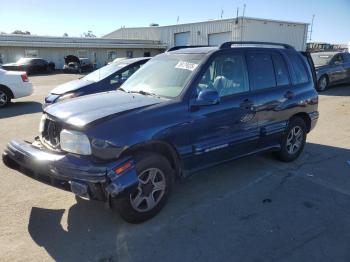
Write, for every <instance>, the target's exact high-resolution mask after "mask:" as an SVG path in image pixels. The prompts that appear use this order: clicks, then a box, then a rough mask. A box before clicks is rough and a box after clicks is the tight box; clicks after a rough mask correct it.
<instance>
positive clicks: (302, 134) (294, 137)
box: [278, 117, 307, 162]
mask: <svg viewBox="0 0 350 262" xmlns="http://www.w3.org/2000/svg"><path fill="white" fill-rule="evenodd" d="M306 134H307V129H306V124H305V121H304V120H303V119H302V118H300V117H295V118H292V119H291V120H290V121H289V125H288V129H287V131H286V133H285V135H284V136H283V138H282V143H281V150H280V151H279V152H278V157H279V159H280V160H281V161H284V162H291V161H294V160H295V159H297V158H298V157H299V155H300V154H301V153H302V151H303V149H304V146H305V141H306Z"/></svg>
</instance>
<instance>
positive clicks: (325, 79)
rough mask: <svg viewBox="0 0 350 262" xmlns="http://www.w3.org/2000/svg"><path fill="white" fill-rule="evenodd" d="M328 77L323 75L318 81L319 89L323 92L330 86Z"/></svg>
mask: <svg viewBox="0 0 350 262" xmlns="http://www.w3.org/2000/svg"><path fill="white" fill-rule="evenodd" d="M328 84H329V83H328V77H327V76H326V75H323V76H321V77H320V79H319V80H318V82H317V91H318V92H323V91H325V90H326V89H327V88H328Z"/></svg>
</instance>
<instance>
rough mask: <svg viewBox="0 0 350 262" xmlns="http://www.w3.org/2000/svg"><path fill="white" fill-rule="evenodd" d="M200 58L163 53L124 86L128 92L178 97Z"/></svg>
mask: <svg viewBox="0 0 350 262" xmlns="http://www.w3.org/2000/svg"><path fill="white" fill-rule="evenodd" d="M199 62H200V59H199V58H198V55H197V56H195V57H194V56H191V55H162V56H160V57H157V58H153V59H151V60H150V61H149V62H148V63H146V64H145V65H144V66H143V67H142V68H141V69H140V70H138V71H137V72H136V73H135V74H133V75H132V76H131V77H130V78H129V79H128V80H127V81H126V82H125V83H124V84H123V86H122V88H123V90H125V91H126V92H140V91H141V92H145V93H151V94H155V95H158V96H163V97H177V96H178V95H180V93H181V91H182V90H183V89H184V87H185V85H186V84H187V82H188V80H189V78H190V76H191V75H192V73H193V71H194V70H195V69H196V68H197V66H198V64H199Z"/></svg>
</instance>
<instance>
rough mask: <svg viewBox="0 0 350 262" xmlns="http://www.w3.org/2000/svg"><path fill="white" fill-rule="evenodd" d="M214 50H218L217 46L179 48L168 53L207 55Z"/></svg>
mask: <svg viewBox="0 0 350 262" xmlns="http://www.w3.org/2000/svg"><path fill="white" fill-rule="evenodd" d="M216 50H219V48H218V47H217V46H205V47H193V48H181V49H178V50H174V51H170V53H172V54H208V53H211V52H213V51H216Z"/></svg>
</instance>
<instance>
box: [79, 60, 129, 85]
mask: <svg viewBox="0 0 350 262" xmlns="http://www.w3.org/2000/svg"><path fill="white" fill-rule="evenodd" d="M125 66H127V64H125V63H124V64H123V63H111V64H109V65H106V66H104V67H101V68H100V69H98V70H95V71H94V72H92V73H90V74H88V75H86V76H84V77H83V78H82V79H84V80H86V81H94V82H97V81H100V80H102V79H105V78H106V77H108V76H110V75H111V74H114V73H115V72H117V71H118V70H120V69H122V68H124V67H125Z"/></svg>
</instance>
